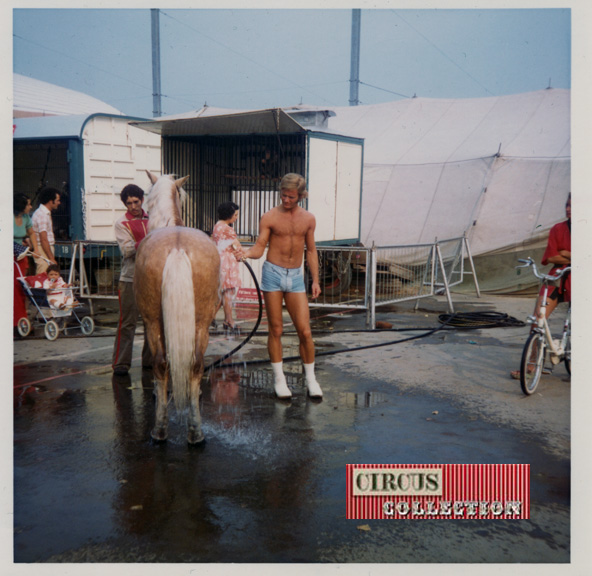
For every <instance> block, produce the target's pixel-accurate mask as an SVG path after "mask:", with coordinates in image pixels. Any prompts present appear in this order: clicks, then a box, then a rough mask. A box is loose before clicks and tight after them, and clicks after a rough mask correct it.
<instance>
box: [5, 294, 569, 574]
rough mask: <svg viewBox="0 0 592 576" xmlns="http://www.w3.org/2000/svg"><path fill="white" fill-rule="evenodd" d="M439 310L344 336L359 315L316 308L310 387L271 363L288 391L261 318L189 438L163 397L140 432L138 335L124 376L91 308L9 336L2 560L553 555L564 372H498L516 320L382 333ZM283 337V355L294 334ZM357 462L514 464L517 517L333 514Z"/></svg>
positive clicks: (565, 462)
mask: <svg viewBox="0 0 592 576" xmlns="http://www.w3.org/2000/svg"><path fill="white" fill-rule="evenodd" d="M456 299H457V300H460V302H459V303H457V305H456V307H457V310H464V311H475V310H497V311H499V312H504V313H508V314H510V315H512V316H514V317H516V318H519V319H524V318H525V317H526V315H527V314H529V313H530V312H531V310H530V308H531V300H530V299H525V298H508V297H485V298H481V299H477V298H475V297H467V296H461V295H458V296H456ZM445 311H446V302H445V300H443V299H442V300H440V299H437V298H434V299H431V300H428V301H424V302H423V303H422V306H421V307H420V309H419V310H417V311H416V310H414V309H413V306H412V305H406V306H405V305H399V306H397V307H390V308H387V309H380V311H379V312H380V313H379V315H378V319H379V320H382V321H387V322H390V323H392V324H393V326H394V328H395V329H400V328H414V329H417V332H405V331H402V332H396V331H395V332H352V330H362V329H364V328H365V315H364V314H363V313H358V312H354V311H345V312H339V311H338V312H336V311H331V310H328V309H314V310H313V312H312V314H313V316H314V320H313V332H314V335H315V342H316V346H317V352H319V353H320V354H319V356H318V357H317V377H318V379H319V382H320V383H321V385H322V387H323V390H324V398H323V400H322V401H313V400H311V399H310V398H308V397H307V396H306V393H305V388H304V381H303V375H302V373H301V369H300V364H299V362H287V363H286V364H285V371H286V374H287V377H288V385H289V387H290V388H291V390H292V392H293V398H292V400H291V401H290V402H285V401H279V400H277V399H276V398H275V396H274V394H273V387H272V378H271V372H270V369H269V365H268V364H267V363H266V362H265V358H266V354H267V352H266V346H265V334H264V331H265V329H266V324H265V322H263V323H262V325H261V327H260V334H259V335H256V336H255V337H253V339H252V340H251V341H250V342H249V343H248V344H247V345H246V346H245V347H244V348H243V349H241V351H240V352H239V354H237V355H236V356H234V357H232V358H231V359H229V362H232V366H230V367H220V368H215V369H213V370H210V371H209V372H208V374H207V376H206V377H205V378H204V382H203V385H202V398H201V410H202V418H203V422H204V433H205V436H206V441H205V443H204V444H203V445H201V446H199V447H189V446H188V445H187V443H186V439H185V425H184V421H183V418H182V417H181V416H180V415H178V414H176V412H175V410H174V408H171V410H170V425H169V440H168V442H166V443H164V444H155V443H154V442H152V441H151V440H150V429H151V427H152V426H153V422H154V398H153V390H152V377H151V373H150V372H149V371H148V372H147V371H144V372H143V371H142V370H141V368H140V366H139V356H140V350H141V342H142V334H141V332H140V333H139V334H138V337H137V341H136V344H135V349H136V352H137V360H136V364H135V365H134V366H133V368H132V370H131V371H130V374H129V375H128V376H125V377H115V376H113V375H112V372H111V369H110V366H109V364H110V356H111V351H112V346H113V332H114V324H113V321H112V317H111V316H110V315H109V314H108V313H106V314H103V316H101V313H100V312H99V313H98V314H97V318H96V319H97V330H96V332H95V334H93V335H92V336H90V337H81V336H80V335H79V334H76V332H75V331H72V333H71V335H67V334H66V335H65V334H61V335H60V337H59V338H58V339H57V340H56V341H54V342H49V341H47V340H45V339H43V337H42V332H41V331H38V332H37V336H36V337H34V338H31V337H29V338H27V339H24V340H17V341H15V342H14V460H13V465H14V468H13V475H14V543H13V551H14V563H15V564H22V563H61V562H67V563H553V564H556V563H568V562H569V561H570V543H571V535H570V480H571V472H570V466H571V462H570V448H571V441H570V440H571V430H570V378H569V376H568V375H567V373H566V372H565V369H564V367H563V365H559V366H557V367H556V368H555V369H554V371H553V373H552V374H551V375H548V376H544V377H543V381H542V382H541V384H540V385H539V390H538V391H537V393H536V394H535V395H533V396H531V397H525V396H524V395H523V394H522V392H521V390H520V385H519V383H518V382H517V381H514V380H511V379H509V378H508V372H509V370H511V369H514V368H517V367H518V361H519V358H520V354H521V348H522V344H523V342H524V340H525V337H526V334H527V330H528V328H524V327H522V328H516V327H504V328H493V329H478V330H470V331H467V330H449V331H438V332H436V333H434V334H432V335H430V336H427V337H425V338H418V339H415V340H409V341H406V342H398V341H399V340H403V339H405V338H408V337H409V336H412V335H414V334H421V333H423V332H425V331H427V330H429V329H430V328H434V327H437V326H438V325H439V324H438V315H439V314H440V313H442V312H445ZM238 313H239V320H240V322H241V335H238V336H230V335H226V334H224V333H222V332H221V331H214V332H212V334H211V342H210V347H209V348H208V358H207V360H206V364H211V363H212V362H213V361H214V360H215V359H216V358H219V357H220V356H221V355H223V354H225V353H226V352H228V351H229V350H231V349H232V348H233V347H235V346H236V345H237V344H239V343H240V341H241V340H242V337H244V336H245V335H246V334H247V333H248V332H249V330H250V328H251V327H252V325H253V323H254V317H256V312H255V311H254V310H253V309H246V310H242V311H241V310H239V311H238ZM220 323H221V321H220ZM286 330H287V331H290V326H287V328H286ZM284 342H285V344H286V345H285V356H286V357H290V356H293V355H296V354H297V342H296V340H295V338H294V337H293V336H291V335H286V336H285V337H284ZM385 342H389V343H390V344H389V345H387V346H380V347H375V348H369V349H366V350H360V351H356V350H355V348H356V347H359V346H371V345H375V344H383V343H385ZM344 350H345V351H344ZM337 351H340V353H339V354H334V352H337ZM355 463H363V464H372V463H377V464H380V463H383V464H384V463H386V464H414V463H417V464H426V463H483V464H496V463H501V464H512V463H528V464H530V465H531V518H530V519H529V520H522V521H517V520H514V521H510V520H456V521H455V520H448V521H444V520H399V521H385V520H368V521H366V520H364V521H359V520H347V519H346V476H345V467H346V464H355Z"/></svg>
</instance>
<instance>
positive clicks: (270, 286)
mask: <svg viewBox="0 0 592 576" xmlns="http://www.w3.org/2000/svg"><path fill="white" fill-rule="evenodd" d="M306 196H307V191H306V181H305V180H304V178H303V177H302V176H300V175H299V174H286V175H285V176H284V177H283V178H282V181H281V182H280V197H281V201H282V203H281V204H280V205H279V206H276V207H275V208H272V209H271V210H270V211H269V212H266V213H265V214H264V215H263V216H262V217H261V221H260V223H259V237H258V238H257V242H256V243H255V244H254V246H252V247H251V248H249V249H248V250H244V251H242V252H241V253H239V254H237V258H239V259H242V258H253V259H257V258H261V256H263V253H264V251H265V247H266V246H267V245H268V244H269V249H268V251H267V259H266V261H265V262H264V264H263V271H262V274H261V276H262V278H261V290H262V291H263V293H264V298H265V310H266V312H267V321H268V324H269V336H268V339H267V349H268V350H269V358H270V360H271V367H272V369H273V374H274V389H275V393H276V395H277V396H278V397H279V398H290V397H291V396H292V393H291V392H290V389H289V388H288V385H287V383H286V377H285V375H284V372H283V367H282V364H283V362H282V341H281V337H282V332H283V320H282V304H283V302H285V303H286V309H287V310H288V313H289V314H290V318H292V322H294V326H295V328H296V331H297V333H298V339H299V341H300V357H301V358H302V363H303V364H304V372H305V377H306V387H307V389H308V394H309V395H310V396H311V398H321V397H322V396H323V391H322V390H321V387H320V386H319V384H318V382H317V380H316V377H315V373H314V358H315V350H314V342H313V340H312V332H311V329H310V315H309V310H308V299H307V296H306V288H305V286H304V275H303V272H302V260H303V256H304V248H305V246H306V261H307V263H308V267H309V270H310V274H311V276H312V289H311V290H312V297H313V298H317V297H318V296H319V294H320V293H321V288H320V286H319V259H318V256H317V249H316V246H315V240H314V231H315V226H316V221H315V217H314V216H313V215H312V214H311V213H310V212H307V211H306V210H305V209H304V208H302V207H300V206H299V205H298V202H300V200H302V199H303V198H306Z"/></svg>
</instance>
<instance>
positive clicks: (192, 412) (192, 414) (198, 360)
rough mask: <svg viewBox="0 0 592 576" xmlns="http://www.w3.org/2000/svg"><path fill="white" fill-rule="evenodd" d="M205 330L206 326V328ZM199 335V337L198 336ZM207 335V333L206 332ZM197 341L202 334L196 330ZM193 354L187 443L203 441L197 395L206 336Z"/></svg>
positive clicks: (201, 373) (202, 337)
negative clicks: (193, 362)
mask: <svg viewBox="0 0 592 576" xmlns="http://www.w3.org/2000/svg"><path fill="white" fill-rule="evenodd" d="M206 330H207V328H206ZM200 336H201V338H200ZM206 336H207V334H206ZM197 341H198V342H199V343H201V342H203V341H204V336H203V335H200V334H199V332H198V340H197ZM197 348H198V349H197V350H196V354H195V364H194V366H193V370H192V372H191V382H190V384H189V385H190V386H191V391H190V399H191V400H190V405H189V420H188V422H187V442H188V443H189V444H199V443H200V442H203V440H204V435H203V432H202V430H201V413H200V410H199V395H200V389H201V378H202V376H203V372H204V365H203V359H204V354H205V349H206V348H207V337H206V338H205V346H203V345H202V344H198V346H197Z"/></svg>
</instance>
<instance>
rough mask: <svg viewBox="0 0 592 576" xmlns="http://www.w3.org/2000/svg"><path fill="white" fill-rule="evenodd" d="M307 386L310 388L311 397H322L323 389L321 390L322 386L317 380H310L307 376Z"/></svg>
mask: <svg viewBox="0 0 592 576" xmlns="http://www.w3.org/2000/svg"><path fill="white" fill-rule="evenodd" d="M306 387H307V389H308V395H309V396H310V397H311V398H322V397H323V391H322V390H321V387H320V385H319V383H318V382H317V381H316V380H312V379H310V380H309V379H308V378H306Z"/></svg>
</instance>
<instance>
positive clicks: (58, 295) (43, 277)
mask: <svg viewBox="0 0 592 576" xmlns="http://www.w3.org/2000/svg"><path fill="white" fill-rule="evenodd" d="M18 279H19V281H20V283H21V285H22V287H23V290H24V292H25V294H26V296H27V298H28V299H29V300H30V301H31V303H32V304H33V305H34V306H35V308H36V310H37V313H36V318H35V321H34V323H31V321H30V320H29V318H28V317H23V318H20V319H19V320H18V324H17V330H18V333H19V335H20V336H22V337H25V336H28V335H29V333H30V332H31V330H32V328H33V327H34V325H39V326H44V335H45V337H46V338H47V339H48V340H55V339H56V338H57V337H58V336H59V333H60V331H63V332H64V333H67V332H68V331H69V330H70V329H72V328H80V330H81V331H82V333H83V334H84V335H85V336H88V335H90V334H92V333H93V332H94V329H95V323H94V320H93V319H92V318H91V317H90V316H83V314H85V313H86V306H84V305H82V304H80V303H79V302H78V301H77V300H76V299H75V298H74V296H73V288H72V287H71V286H70V285H69V284H67V283H66V282H65V281H64V280H63V278H62V277H61V276H60V269H59V267H58V266H57V265H50V266H49V267H48V269H47V272H43V273H42V274H38V275H37V276H26V277H25V276H20V277H19V278H18ZM69 323H70V324H72V323H73V324H74V325H73V326H69Z"/></svg>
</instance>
